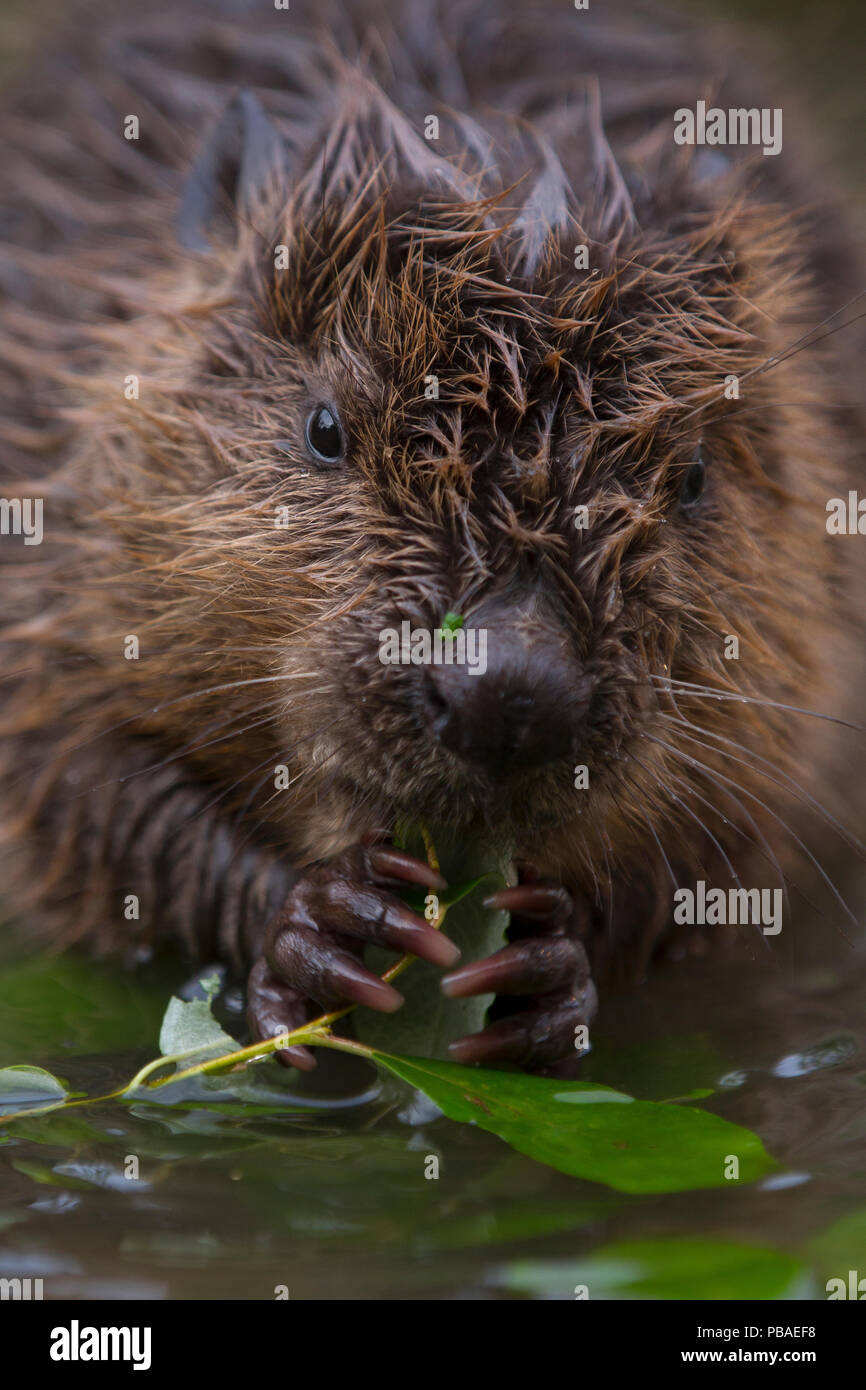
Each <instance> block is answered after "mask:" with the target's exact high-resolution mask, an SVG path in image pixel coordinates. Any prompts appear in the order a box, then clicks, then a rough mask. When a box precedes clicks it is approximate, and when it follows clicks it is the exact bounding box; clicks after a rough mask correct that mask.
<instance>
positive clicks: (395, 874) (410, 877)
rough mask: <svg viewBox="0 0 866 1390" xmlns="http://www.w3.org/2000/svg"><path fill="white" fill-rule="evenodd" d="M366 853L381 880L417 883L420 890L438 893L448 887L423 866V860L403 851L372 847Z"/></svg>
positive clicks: (439, 877)
mask: <svg viewBox="0 0 866 1390" xmlns="http://www.w3.org/2000/svg"><path fill="white" fill-rule="evenodd" d="M366 853H367V863H368V864H369V866H370V868H371V870H372V871H373V873H374V874H381V875H382V877H383V878H388V879H395V878H397V879H403V880H404V882H406V883H417V884H419V885H420V886H421V887H422V888H433V889H435V890H436V891H437V892H439V893H441V892H442V891H443V890H444V889H445V888H447V887H448V884H447V882H446V881H445V879H444V878H443V877H442V875H441V874H438V873H437V872H436V870H435V869H432V868H431V867H430V865H429V864H425V863H424V861H423V859H416V858H415V856H414V854H406V852H405V850H402V849H393V848H392V847H391V846H390V845H373V846H371V847H370V848H369V849H367V851H366Z"/></svg>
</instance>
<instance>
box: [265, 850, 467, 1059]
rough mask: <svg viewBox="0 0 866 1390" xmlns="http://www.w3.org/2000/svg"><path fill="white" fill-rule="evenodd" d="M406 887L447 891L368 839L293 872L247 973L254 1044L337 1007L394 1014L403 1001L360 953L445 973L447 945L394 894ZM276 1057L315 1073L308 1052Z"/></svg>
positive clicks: (411, 860) (426, 872) (424, 869)
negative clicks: (420, 963) (374, 951)
mask: <svg viewBox="0 0 866 1390" xmlns="http://www.w3.org/2000/svg"><path fill="white" fill-rule="evenodd" d="M410 883H411V884H415V885H418V886H420V887H422V888H427V889H429V890H431V891H437V890H438V891H441V890H442V889H444V888H445V887H446V886H447V885H446V883H445V880H444V879H443V878H442V875H441V874H439V873H437V872H436V870H435V869H431V868H430V865H429V864H425V863H424V862H423V861H422V860H420V859H416V858H415V857H414V855H411V854H407V853H406V852H405V851H404V850H398V849H394V848H393V847H392V846H390V845H387V844H383V843H382V840H381V837H374V836H370V837H366V839H365V842H364V843H362V844H361V845H359V846H357V847H356V848H354V849H352V850H349V851H347V853H345V854H343V855H341V856H340V858H339V859H338V860H336V861H334V862H333V863H331V864H321V865H315V866H313V867H312V868H310V869H308V870H307V871H306V872H304V873H302V874H301V875H300V877H299V878H298V879H297V881H296V882H295V884H294V885H293V887H292V889H291V890H290V892H289V894H288V897H287V899H286V903H285V906H284V908H283V910H282V912H280V913H279V914H278V916H277V917H275V918H274V919H273V920H272V921H271V922H270V923H269V925H268V927H267V930H266V932H265V938H264V944H263V952H262V955H263V958H262V959H261V960H260V961H257V962H256V964H255V965H254V966H253V970H252V973H251V975H250V983H249V1006H248V1012H249V1021H250V1028H251V1029H252V1032H253V1035H254V1037H256V1038H270V1037H273V1036H274V1034H275V1033H280V1032H285V1031H288V1029H289V1028H295V1027H298V1026H299V1025H300V1024H303V1023H306V1022H307V1021H308V1020H309V1019H311V1018H314V1017H315V1016H316V1014H318V1013H322V1012H323V1011H328V1012H329V1011H330V1010H332V1009H339V1008H342V1007H343V1006H345V1005H346V1004H364V1005H366V1006H367V1007H368V1008H371V1009H378V1010H380V1011H383V1012H385V1013H391V1012H393V1011H394V1010H395V1009H398V1008H399V1007H400V1005H401V1004H402V1003H403V996H402V995H401V994H399V993H398V992H397V990H396V989H393V988H392V986H391V985H389V984H386V983H384V982H383V981H382V980H380V979H379V977H378V975H374V974H373V973H372V971H370V970H367V969H366V967H365V966H364V964H363V959H362V957H363V950H364V947H365V946H372V945H376V946H383V947H385V948H386V949H388V950H392V951H396V952H397V953H398V954H401V955H403V954H409V955H414V956H420V957H421V958H422V959H424V960H427V961H431V962H432V963H433V964H434V965H443V966H452V965H454V963H455V961H456V960H458V959H459V956H460V952H459V950H458V948H457V947H456V946H455V945H454V943H453V942H452V941H450V940H449V939H448V937H446V936H443V935H442V933H441V932H437V931H436V930H435V929H434V928H433V927H431V926H430V924H429V922H426V921H425V920H424V918H423V917H420V916H419V915H418V914H417V913H415V912H413V911H412V910H411V908H409V907H407V906H406V904H405V903H403V902H402V901H401V900H400V899H399V898H398V897H397V896H396V895H395V894H396V891H397V890H398V889H399V888H400V887H402V886H404V885H405V884H410ZM314 1001H315V1002H314ZM279 1056H280V1060H281V1061H285V1062H288V1063H290V1064H292V1065H294V1066H298V1067H301V1068H302V1069H304V1070H307V1069H309V1067H310V1066H312V1065H315V1061H314V1058H313V1057H312V1055H311V1053H310V1052H309V1051H308V1049H307V1048H303V1047H294V1048H286V1049H284V1051H283V1052H282V1053H280V1054H279Z"/></svg>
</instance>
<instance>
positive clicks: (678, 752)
mask: <svg viewBox="0 0 866 1390" xmlns="http://www.w3.org/2000/svg"><path fill="white" fill-rule="evenodd" d="M643 737H644V738H648V739H649V740H650V741H651V742H652V743H657V744H659V746H660V747H662V748H666V749H667V750H668V752H669V753H673V754H674V755H675V756H677V757H681V758H683V759H684V760H685V761H686V762H687V763H688V764H689V765H690V766H691V767H694V768H695V769H696V770H697V771H699V772H702V773H705V774H706V775H707V776H710V777H712V776H716V777H721V779H722V781H724V782H727V783H728V784H729V785H730V786H732V787H735V788H736V789H737V791H738V792H739V794H740V795H741V796H747V797H748V798H749V799H750V801H755V802H756V803H757V804H758V805H759V806H760V807H762V809H763V810H765V811H766V812H767V814H768V815H770V816H772V817H773V819H774V820H776V821H778V823H779V825H781V826H782V828H783V829H784V830H786V831H787V833H788V834H789V835H790V836H791V838H792V839H793V840H794V841H795V843H796V844H797V845H799V847H800V849H802V851H803V853H804V854H805V855H806V856H807V858H808V859H809V861H810V862H811V863H812V864H814V866H815V868H816V869H817V870H818V872H819V874H820V875H821V877H822V878H823V880H824V882H825V883H826V884H827V887H828V888H829V889H830V891H831V893H832V894H833V896H834V897H835V899H836V901H837V902H838V903H839V906H840V907H841V908H842V910H843V911H844V912H845V914H846V915H847V916H848V917H850V919H851V921H852V922H853V923H854V925H855V926H859V923H858V921H857V918H856V917H855V916H854V913H853V912H852V911H851V909H850V907H849V906H848V904H847V903H846V901H845V899H844V898H843V897H842V895H841V893H840V892H839V890H838V888H837V887H836V885H835V883H834V882H833V880H832V879H831V878H830V876H829V875H828V874H827V872H826V870H825V869H824V866H823V865H822V864H821V863H819V861H818V860H817V859H816V858H815V856H814V854H813V853H812V851H811V850H810V849H809V848H808V847H807V846H806V845H805V844H804V843H803V841H802V840H801V839H800V837H799V835H798V834H797V833H796V831H795V830H793V829H792V828H791V826H790V825H789V824H788V823H787V821H786V820H784V819H783V817H782V816H780V815H779V813H778V812H777V811H774V810H773V809H772V807H770V806H768V805H767V803H766V802H765V801H762V800H761V798H760V797H759V796H758V795H757V794H756V793H755V792H750V791H749V790H748V789H747V788H746V787H741V786H739V785H738V784H737V783H736V782H734V781H733V780H732V779H731V778H729V777H726V776H725V775H724V773H722V772H719V771H718V769H715V770H712V769H710V768H708V767H707V766H706V764H705V763H703V762H702V761H701V760H700V759H699V758H693V757H692V756H691V755H690V754H689V753H687V752H686V751H685V750H684V749H682V748H675V747H673V745H672V744H670V743H666V742H665V741H664V739H660V738H657V737H656V736H655V735H654V734H649V733H644V735H643ZM840 930H841V929H840ZM842 934H843V936H845V933H844V932H843V933H842ZM845 939H846V941H848V943H849V945H850V944H852V943H851V941H850V938H849V937H848V936H845Z"/></svg>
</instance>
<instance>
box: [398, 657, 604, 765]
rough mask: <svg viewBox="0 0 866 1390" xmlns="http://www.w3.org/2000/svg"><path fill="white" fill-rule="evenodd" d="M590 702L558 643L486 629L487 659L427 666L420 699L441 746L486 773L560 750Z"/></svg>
mask: <svg viewBox="0 0 866 1390" xmlns="http://www.w3.org/2000/svg"><path fill="white" fill-rule="evenodd" d="M589 701H590V688H589V682H588V681H587V680H586V678H585V677H584V676H583V673H582V672H581V669H580V667H579V665H578V663H577V662H576V661H575V660H573V659H571V658H570V657H569V656H568V655H567V654H566V652H565V651H564V650H563V648H562V647H561V646H560V645H559V644H558V643H553V642H537V643H533V642H528V643H527V642H524V641H523V640H521V638H520V637H519V636H518V635H517V634H511V633H507V634H506V633H496V632H494V631H491V632H489V633H488V643H487V664H486V669H484V670H482V669H481V667H480V664H479V663H476V668H475V669H474V670H473V667H472V666H471V665H469V664H468V663H463V664H452V665H446V664H443V665H433V666H428V667H426V668H425V673H424V703H425V707H426V712H427V717H428V721H429V724H430V727H431V729H432V731H433V733H434V734H435V736H436V738H437V739H438V740H439V742H440V743H441V744H442V745H443V747H445V748H448V749H450V751H451V752H452V753H456V754H457V756H458V757H460V758H464V759H465V760H466V761H467V762H471V763H475V764H477V765H480V766H481V767H483V768H484V770H485V771H486V772H488V773H489V774H490V775H492V776H494V777H496V776H502V777H504V776H507V775H508V774H510V773H513V772H518V771H522V770H524V769H526V768H531V767H540V766H542V765H543V764H544V763H549V762H552V761H553V760H554V759H556V758H560V757H563V756H564V755H565V754H566V753H567V752H568V751H569V750H570V748H571V747H572V746H573V744H574V741H575V737H576V734H577V731H578V728H579V724H580V721H581V719H582V717H583V716H584V715H585V714H586V711H587V709H588V707H589Z"/></svg>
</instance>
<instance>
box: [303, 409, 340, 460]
mask: <svg viewBox="0 0 866 1390" xmlns="http://www.w3.org/2000/svg"><path fill="white" fill-rule="evenodd" d="M304 437H305V439H306V443H307V448H308V449H309V451H310V453H311V454H312V455H313V457H314V458H317V459H319V461H320V462H321V463H339V461H340V459H341V458H342V457H343V450H344V448H345V441H344V439H343V431H342V429H341V427H340V421H339V420H338V419H337V412H336V411H335V410H332V409H331V407H330V406H328V405H317V406H316V408H315V410H312V411H310V414H309V415H308V417H307V428H306V431H305V436H304Z"/></svg>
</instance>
